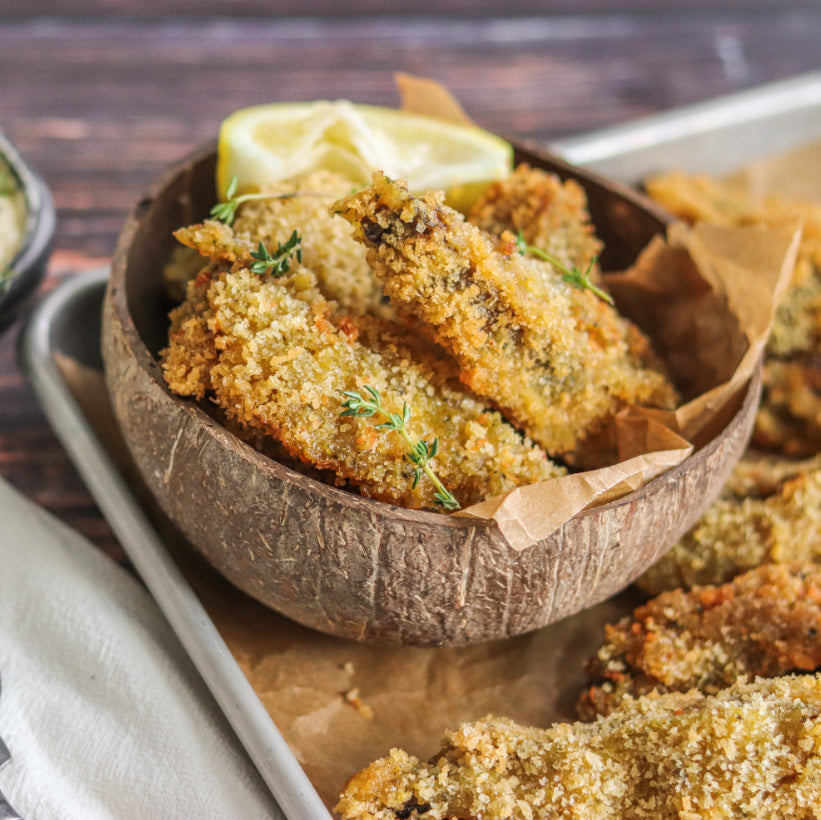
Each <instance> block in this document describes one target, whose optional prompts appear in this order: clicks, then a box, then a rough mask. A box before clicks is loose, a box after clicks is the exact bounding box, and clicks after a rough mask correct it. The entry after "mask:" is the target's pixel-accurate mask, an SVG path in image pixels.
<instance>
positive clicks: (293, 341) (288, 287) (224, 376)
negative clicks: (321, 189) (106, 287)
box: [162, 223, 563, 508]
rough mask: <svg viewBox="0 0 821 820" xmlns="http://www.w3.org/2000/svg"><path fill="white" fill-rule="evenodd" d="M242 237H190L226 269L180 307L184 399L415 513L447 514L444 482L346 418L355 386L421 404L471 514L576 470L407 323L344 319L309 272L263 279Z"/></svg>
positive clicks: (421, 417)
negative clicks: (480, 395)
mask: <svg viewBox="0 0 821 820" xmlns="http://www.w3.org/2000/svg"><path fill="white" fill-rule="evenodd" d="M230 233H231V230H230V228H227V227H226V226H224V225H219V224H218V223H207V224H206V225H205V226H196V227H193V228H191V229H187V230H186V231H184V232H182V233H181V234H180V236H181V237H182V238H183V239H185V240H186V241H187V242H189V243H191V244H194V245H196V244H197V243H201V249H202V250H203V251H205V252H206V253H212V252H213V253H214V254H215V257H216V259H217V260H218V261H215V262H213V263H212V264H211V267H210V268H208V269H206V270H205V271H203V273H201V274H200V276H199V277H198V278H197V279H196V280H195V281H194V282H192V283H190V284H189V296H188V299H187V301H186V302H185V303H183V304H182V305H181V306H180V307H179V308H177V309H176V310H175V311H174V312H173V313H172V325H171V332H170V343H169V346H168V348H166V350H165V351H163V354H162V359H163V372H164V376H165V378H166V381H167V383H168V384H169V387H170V388H171V389H172V390H173V391H174V392H177V393H179V394H181V395H192V396H195V397H198V398H201V397H203V396H205V395H209V396H213V397H214V399H215V400H216V402H217V404H218V405H219V406H220V407H221V408H222V411H223V412H224V413H225V414H226V416H227V417H228V418H229V419H230V420H231V421H232V422H233V423H235V424H237V425H239V426H240V427H241V428H243V429H245V430H246V431H247V433H248V438H249V439H250V440H251V441H252V442H253V441H256V440H257V439H258V437H259V436H260V434H264V435H268V436H273V437H274V438H275V439H277V440H278V441H279V442H280V443H281V444H282V446H283V447H285V449H286V450H287V451H288V452H289V454H290V455H291V456H292V457H293V458H296V459H299V460H301V461H304V462H307V463H310V464H312V465H314V466H315V467H317V468H319V469H321V470H332V471H333V472H334V473H335V474H336V475H338V476H340V477H341V478H343V479H345V480H346V481H349V482H351V483H352V484H354V485H356V486H359V487H360V490H361V492H362V494H363V495H366V496H370V497H373V498H377V499H380V500H383V501H388V502H392V503H397V504H402V505H404V506H408V507H416V508H433V507H434V505H435V502H434V492H435V488H434V487H433V485H432V483H431V482H430V481H428V479H427V478H426V477H423V478H422V479H421V480H420V481H419V482H418V484H417V486H416V487H414V486H413V485H414V480H415V469H414V467H413V465H412V464H411V463H409V461H408V460H407V459H406V458H405V457H404V456H405V453H406V451H407V444H406V442H405V441H404V440H403V439H402V437H401V435H400V434H399V433H396V432H391V431H385V430H380V429H378V428H377V426H376V425H377V423H378V421H379V420H374V419H370V418H349V417H341V416H340V413H341V410H342V401H343V400H344V398H343V396H342V391H358V392H362V391H363V389H364V386H365V385H370V386H371V387H374V388H375V389H376V390H378V391H379V393H380V394H381V397H382V402H383V406H384V407H385V409H386V410H387V411H388V412H390V413H401V411H402V406H403V403H404V402H407V404H408V406H409V407H410V408H411V421H410V429H411V432H412V433H413V434H414V435H415V436H416V438H418V439H422V440H425V441H428V442H431V441H433V440H434V438H437V437H438V438H439V440H440V450H439V455H438V456H437V457H436V459H435V462H434V470H435V472H436V474H437V475H438V476H439V478H440V479H441V480H442V481H443V483H444V484H445V486H446V487H447V488H448V489H449V490H450V491H451V492H452V493H453V494H454V495H455V496H456V498H457V500H458V501H459V503H460V504H461V505H462V506H466V505H469V504H472V503H474V502H476V501H479V500H483V499H484V498H487V497H490V496H493V495H498V494H501V493H504V492H506V491H507V490H510V489H513V488H515V487H516V486H518V485H520V484H530V483H534V482H537V481H541V480H543V479H547V478H553V477H556V476H558V475H561V474H562V473H563V469H562V468H560V467H558V466H557V465H555V464H554V463H553V462H551V461H550V460H549V459H548V458H547V457H546V456H545V454H544V452H543V451H542V450H541V449H539V448H538V447H537V446H536V445H534V444H533V443H532V442H530V441H527V440H523V439H522V437H521V435H520V434H519V433H518V432H517V431H515V430H514V429H513V428H512V427H511V426H510V425H509V424H507V423H506V422H505V421H504V419H503V418H502V417H501V416H500V415H499V413H497V412H493V411H490V410H489V409H488V408H486V407H485V406H484V405H483V404H482V403H481V402H479V401H478V400H477V399H475V398H474V397H473V396H470V395H469V394H467V393H466V392H465V391H464V390H463V389H461V387H459V386H458V382H457V381H456V380H455V379H453V377H452V371H451V367H450V365H449V364H448V363H446V362H442V361H441V360H439V359H437V358H435V357H434V356H432V355H431V353H430V352H429V351H428V350H427V349H426V348H425V347H424V346H423V345H420V344H419V343H418V342H416V341H415V340H414V339H413V338H412V337H410V336H409V335H408V334H407V333H406V332H405V331H404V330H403V328H401V327H400V326H397V325H393V324H391V323H388V322H386V321H384V320H380V319H377V318H375V317H371V316H362V317H355V318H351V317H348V316H346V315H344V314H342V313H340V312H339V311H338V310H337V306H336V305H335V304H334V303H332V302H329V301H327V300H326V299H324V297H323V296H322V295H321V294H320V292H319V290H318V289H317V287H316V280H315V278H314V276H313V274H312V273H311V272H310V271H309V270H308V269H307V268H306V267H305V266H304V265H299V264H296V263H294V264H293V265H292V269H291V274H290V275H289V276H288V277H287V278H285V279H281V280H276V279H273V278H272V277H271V276H269V275H259V274H256V273H253V272H251V271H250V270H248V269H247V268H244V267H242V266H241V265H242V264H243V262H244V261H246V260H245V259H244V257H243V254H244V253H245V252H246V251H247V246H246V244H245V243H244V240H243V239H242V238H240V239H239V240H238V241H237V242H236V243H235V244H234V245H233V246H231V245H230ZM231 260H233V263H232V268H230V269H229V268H227V267H226V266H225V263H226V262H230V261H231Z"/></svg>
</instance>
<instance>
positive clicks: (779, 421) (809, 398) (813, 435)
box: [755, 347, 821, 457]
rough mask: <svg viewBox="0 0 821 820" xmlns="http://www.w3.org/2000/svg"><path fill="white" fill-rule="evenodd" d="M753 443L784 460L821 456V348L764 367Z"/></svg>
mask: <svg viewBox="0 0 821 820" xmlns="http://www.w3.org/2000/svg"><path fill="white" fill-rule="evenodd" d="M762 383H763V388H764V393H763V400H762V403H761V407H760V409H759V411H758V416H757V417H756V424H755V443H756V444H757V445H758V446H759V447H763V448H765V449H768V450H775V451H778V452H781V453H783V454H784V455H787V456H794V457H807V456H811V455H814V454H816V453H819V452H821V347H819V349H818V350H817V351H814V352H812V353H806V354H799V355H796V356H794V357H792V358H791V359H787V360H781V359H775V358H770V359H768V360H767V361H766V362H765V364H764V371H763V382H762Z"/></svg>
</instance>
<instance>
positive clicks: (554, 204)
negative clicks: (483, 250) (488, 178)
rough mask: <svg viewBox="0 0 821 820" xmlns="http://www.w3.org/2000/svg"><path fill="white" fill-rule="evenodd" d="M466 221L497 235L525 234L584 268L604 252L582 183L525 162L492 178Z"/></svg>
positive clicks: (533, 242)
mask: <svg viewBox="0 0 821 820" xmlns="http://www.w3.org/2000/svg"><path fill="white" fill-rule="evenodd" d="M468 221H469V222H471V223H472V224H474V225H476V226H477V227H479V228H481V229H482V230H483V231H487V233H490V234H494V235H496V236H501V235H502V234H503V233H504V232H505V231H510V232H511V233H513V234H514V235H518V234H519V233H521V234H522V236H523V238H524V239H525V241H526V242H527V243H528V244H529V245H534V246H535V247H537V248H541V249H542V250H543V251H546V252H547V253H549V254H550V255H551V256H553V257H554V258H556V259H558V260H559V261H560V262H561V263H562V264H564V265H566V266H567V267H568V268H578V269H579V270H581V271H587V270H589V269H591V267H593V266H594V263H595V260H596V259H597V258H598V256H599V255H600V254H601V250H602V243H601V240H600V239H599V238H598V237H597V236H596V234H595V228H594V226H593V223H592V222H591V221H590V214H589V213H588V211H587V196H586V195H585V192H584V189H583V188H582V187H581V185H579V184H578V183H577V182H575V181H574V180H572V179H569V180H566V181H564V182H562V180H561V179H559V177H557V176H556V175H555V174H551V173H549V172H548V171H544V170H542V169H541V168H531V167H530V166H529V165H526V164H523V165H519V166H517V168H516V169H515V170H514V171H513V173H512V174H510V175H509V176H507V177H505V178H504V179H501V180H498V181H497V182H492V183H491V184H490V185H489V186H488V187H487V189H486V190H485V192H484V193H483V194H482V196H481V197H480V198H479V200H478V201H477V202H476V204H475V205H474V206H473V208H472V209H471V211H470V213H469V214H468Z"/></svg>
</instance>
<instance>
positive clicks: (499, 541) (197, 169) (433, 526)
mask: <svg viewBox="0 0 821 820" xmlns="http://www.w3.org/2000/svg"><path fill="white" fill-rule="evenodd" d="M517 153H518V156H517V160H518V161H527V162H530V163H531V164H532V165H535V166H540V167H543V168H546V169H547V170H550V171H553V172H555V173H557V174H559V176H561V177H565V178H566V177H573V178H575V179H577V180H578V181H579V182H580V183H581V185H582V186H583V187H584V188H585V189H586V192H587V196H588V202H589V208H590V212H591V216H592V218H593V221H594V223H595V224H596V229H597V232H598V234H599V236H600V237H601V239H602V240H603V241H604V243H605V248H606V251H605V254H604V256H603V258H602V260H601V261H602V267H603V269H605V270H618V269H620V268H623V267H626V266H627V265H629V264H630V263H631V262H632V261H633V260H634V259H635V257H636V256H637V255H638V253H639V251H640V250H641V249H642V248H643V247H644V246H645V245H646V243H647V242H648V240H649V239H650V238H651V237H652V236H653V235H654V234H657V233H659V232H663V231H664V230H665V228H666V217H665V216H664V214H663V213H662V212H660V211H659V210H657V209H656V208H655V207H654V206H653V205H652V204H651V203H649V202H648V201H646V200H645V199H643V198H642V197H641V196H640V195H637V194H635V193H633V192H631V191H630V190H628V189H626V188H623V187H621V186H619V185H617V184H615V183H611V182H608V181H606V180H603V179H601V178H599V177H597V176H594V175H592V174H589V173H586V172H584V171H582V170H580V169H577V168H574V167H572V166H569V165H567V164H565V163H564V162H562V161H561V160H558V159H556V158H555V157H551V156H549V155H546V154H543V153H540V152H538V151H536V150H533V149H528V148H525V147H522V146H517ZM215 162H216V157H215V151H214V147H213V146H208V147H206V148H204V149H201V150H200V151H198V152H195V153H194V154H192V155H191V156H189V157H188V158H186V159H185V160H184V161H183V162H182V163H180V164H179V165H178V166H176V167H174V168H172V169H170V170H169V171H168V172H167V173H166V174H165V175H163V176H162V178H161V179H159V180H158V181H157V182H156V184H155V185H154V186H153V187H152V188H151V190H150V191H149V192H148V194H147V195H146V196H145V197H144V198H143V199H142V200H141V201H140V202H139V203H138V204H137V205H136V207H135V209H134V211H133V213H132V214H131V216H130V217H129V219H128V221H127V223H126V225H125V228H124V230H123V232H122V235H121V237H120V241H119V244H118V247H117V251H116V255H115V258H114V263H113V269H112V275H111V281H110V284H109V287H108V292H107V295H106V300H105V313H104V327H103V354H104V359H105V366H106V378H107V383H108V387H109V390H110V393H111V396H112V400H113V405H114V409H115V413H116V416H117V418H118V420H119V423H120V425H121V427H122V432H123V434H124V437H125V440H126V442H127V443H128V446H129V448H130V451H131V454H132V456H133V459H134V461H135V463H136V465H137V467H138V469H139V471H140V472H141V474H142V477H143V479H144V481H145V482H146V484H147V485H148V487H149V489H150V490H151V492H152V493H153V494H154V495H155V497H156V499H157V501H158V502H159V504H160V506H161V507H162V508H163V510H164V511H165V513H166V514H167V515H168V516H169V517H170V519H171V520H172V521H173V522H174V523H175V524H176V525H177V527H178V528H179V529H180V530H181V531H182V532H183V533H184V535H185V536H186V537H187V539H188V540H189V541H190V542H191V544H192V545H193V546H194V547H195V548H196V549H197V550H198V551H200V552H201V553H202V554H203V555H204V556H205V558H206V559H207V560H208V561H209V562H210V563H211V564H212V565H213V566H214V567H215V568H216V569H217V570H218V571H219V572H220V573H222V575H224V576H225V577H226V578H227V579H228V580H229V581H231V582H232V583H233V584H235V585H236V586H237V587H239V588H240V589H242V590H244V591H245V592H246V593H247V594H248V595H250V596H252V597H253V598H256V599H257V600H259V601H261V602H262V603H263V604H266V605H267V606H269V607H271V608H273V609H275V610H277V611H278V612H280V613H282V614H283V615H285V616H287V617H288V618H291V619H293V620H295V621H298V622H299V623H301V624H303V625H306V626H308V627H311V628H314V629H317V630H320V631H322V632H325V633H329V634H332V635H336V636H340V637H343V638H350V639H354V640H358V641H370V642H376V643H386V644H387V643H391V644H407V645H413V646H459V645H466V644H472V643H478V642H481V641H488V640H493V639H500V638H506V637H509V636H513V635H518V634H522V633H526V632H528V631H531V630H535V629H538V628H540V627H542V626H545V625H547V624H549V623H552V622H555V621H557V620H559V619H561V618H564V617H566V616H568V615H570V614H572V613H574V612H578V611H580V610H582V609H584V608H587V607H590V606H592V605H594V604H596V603H598V602H600V601H602V600H604V599H606V598H608V597H610V596H612V595H613V594H615V593H616V592H618V591H619V590H622V589H624V588H625V587H626V586H628V585H629V584H630V583H631V582H632V581H633V580H634V579H635V578H636V577H637V576H638V575H640V574H641V573H642V572H643V571H644V570H645V569H646V568H647V567H648V566H649V565H651V564H652V563H653V562H654V561H656V560H657V559H658V558H660V557H661V556H662V555H663V554H664V552H665V551H667V550H668V549H669V548H670V547H671V546H672V545H673V544H674V543H675V542H676V541H677V540H678V539H679V538H680V537H681V535H682V534H683V533H684V532H686V531H687V530H688V529H689V528H690V527H691V526H692V525H693V524H694V523H695V522H696V521H697V520H698V518H699V517H700V516H701V515H702V513H703V512H704V510H705V509H706V507H707V506H708V505H709V504H710V503H711V502H712V500H713V499H714V498H715V497H716V496H717V495H718V493H719V492H720V490H721V487H722V486H723V484H724V483H725V481H726V479H727V478H728V476H729V473H730V471H731V470H732V468H733V466H734V465H735V463H736V462H737V461H738V459H739V458H740V456H741V454H742V452H743V451H744V449H745V446H746V444H747V441H748V439H749V436H750V432H751V429H752V424H753V420H754V416H755V412H756V408H757V404H758V398H759V394H760V383H759V381H758V379H757V378H755V377H754V378H753V379H752V381H751V382H750V384H749V385H748V387H747V388H746V394H745V395H744V396H743V397H742V399H741V400H740V402H739V405H738V407H737V408H736V409H735V410H734V415H733V416H732V418H731V419H730V421H729V423H728V424H726V426H725V427H724V428H723V429H722V431H721V432H720V433H719V434H718V435H717V436H716V437H715V438H713V439H712V440H711V441H709V442H708V443H707V444H706V445H705V446H702V447H701V448H700V449H698V450H696V451H695V452H694V453H693V454H692V455H690V456H689V457H688V458H686V459H685V460H684V461H683V462H682V463H681V464H679V465H678V466H677V467H674V468H672V469H670V470H668V471H667V472H666V473H664V474H662V475H661V476H659V477H657V478H655V479H653V480H652V481H650V482H649V483H647V484H645V485H644V486H643V487H642V488H641V489H639V490H636V491H634V492H632V493H630V494H629V495H626V496H624V497H622V498H619V499H618V500H616V501H613V502H611V503H608V504H605V505H603V506H598V507H594V508H592V509H587V510H585V511H583V512H580V513H578V514H577V515H575V516H573V517H572V518H571V519H569V520H568V521H566V522H565V523H564V524H563V525H562V526H561V527H560V528H559V529H557V530H556V531H554V532H553V533H551V534H550V535H549V536H548V537H546V538H543V539H542V540H539V541H537V542H536V543H534V544H532V545H531V546H530V547H527V548H525V549H513V548H512V547H511V546H510V545H509V544H508V542H507V541H506V540H505V538H504V537H503V535H502V533H501V531H500V530H499V527H498V525H497V524H496V523H495V522H494V521H492V520H485V519H478V518H471V517H468V516H459V515H456V516H454V515H446V514H443V513H439V512H427V511H420V510H410V509H404V508H400V507H396V506H392V505H390V504H386V503H383V502H380V501H375V500H372V499H368V498H363V497H360V496H359V495H358V494H356V493H354V492H351V491H348V490H345V489H340V488H338V487H333V486H329V485H326V484H323V483H320V482H318V481H316V480H314V479H312V478H310V477H307V476H305V475H302V474H301V473H298V472H295V471H294V470H292V469H290V468H289V467H287V466H285V465H284V464H281V463H279V462H277V461H275V460H273V459H271V458H269V457H267V456H266V455H263V454H261V453H260V452H258V451H256V450H255V449H253V448H252V447H250V446H249V445H247V444H245V443H243V442H242V441H240V440H238V439H237V438H236V437H235V436H233V435H232V434H231V433H229V432H228V431H227V430H226V429H225V428H224V427H223V426H221V425H220V423H219V422H218V421H217V420H215V418H212V416H211V415H209V414H208V413H207V412H206V411H205V410H204V409H202V407H201V406H199V405H198V404H197V403H195V402H193V401H190V400H186V399H182V398H179V397H177V396H175V395H172V394H171V393H170V392H169V390H168V389H167V388H166V386H165V383H164V381H163V378H162V374H161V370H160V366H159V362H158V351H159V350H160V349H162V348H163V347H164V346H165V345H166V341H167V332H168V319H167V315H168V310H169V309H170V307H171V304H170V303H169V301H168V298H167V296H166V295H165V291H164V287H163V282H162V269H163V265H164V264H165V262H166V260H167V259H168V257H169V254H170V253H171V250H172V248H173V247H174V245H175V242H176V240H174V238H173V237H172V231H173V230H175V229H176V228H178V227H180V226H183V225H187V224H191V223H192V222H195V221H198V220H201V219H203V218H204V217H205V216H206V215H207V214H208V211H209V209H210V207H211V206H212V205H213V203H214V201H215V197H216V194H215V186H214V171H215Z"/></svg>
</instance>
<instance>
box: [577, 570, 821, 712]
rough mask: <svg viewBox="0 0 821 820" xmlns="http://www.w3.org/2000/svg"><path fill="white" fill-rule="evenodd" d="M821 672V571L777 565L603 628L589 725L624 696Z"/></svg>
mask: <svg viewBox="0 0 821 820" xmlns="http://www.w3.org/2000/svg"><path fill="white" fill-rule="evenodd" d="M819 666H821V567H819V566H817V565H814V564H788V565H777V564H769V565H764V566H761V567H758V568H756V569H753V570H750V571H749V572H747V573H744V574H743V575H739V576H738V577H737V578H735V579H734V580H733V581H732V582H730V583H728V584H724V585H723V586H697V587H693V589H691V590H689V591H684V590H681V589H678V590H673V591H671V592H665V593H662V594H661V595H659V596H658V597H656V598H653V599H652V600H650V601H648V602H647V603H645V604H643V605H642V606H640V607H638V608H637V609H636V610H635V611H634V612H633V614H632V615H630V616H627V617H625V618H622V619H621V620H620V621H619V622H618V623H616V624H613V625H608V626H607V627H605V639H604V643H603V644H602V647H601V648H600V649H599V651H598V653H597V654H596V655H595V656H594V657H593V658H591V660H590V662H589V663H588V667H587V669H588V672H589V673H590V675H591V676H592V680H593V685H592V686H591V687H590V688H589V689H587V690H586V691H585V692H584V693H583V694H582V696H581V698H580V700H579V703H578V707H577V711H578V713H579V717H580V718H582V719H583V720H592V719H593V718H595V717H596V715H607V714H610V712H612V711H613V710H614V709H617V708H618V706H619V704H620V703H621V702H622V701H623V700H624V698H625V697H639V696H641V695H646V694H649V693H650V692H653V691H656V692H659V693H663V692H686V691H688V690H689V689H698V690H699V691H701V692H703V693H705V694H715V693H716V692H718V691H719V690H720V689H723V688H725V687H727V686H730V685H731V684H733V683H735V681H736V680H737V679H738V678H739V677H742V676H745V677H748V678H754V677H765V678H772V677H776V676H778V675H785V674H788V673H789V672H793V671H805V672H812V671H814V670H815V669H817V668H818V667H819Z"/></svg>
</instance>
